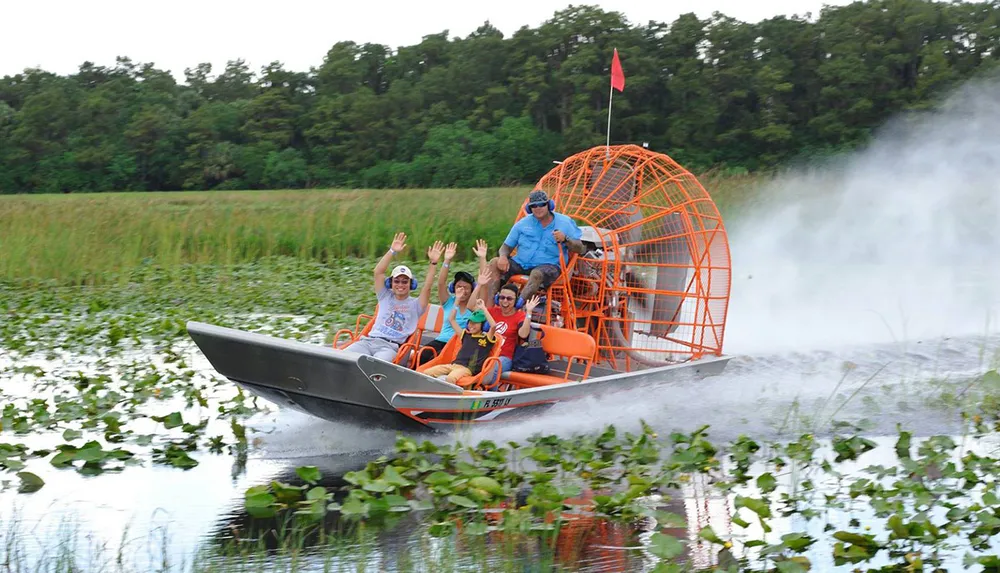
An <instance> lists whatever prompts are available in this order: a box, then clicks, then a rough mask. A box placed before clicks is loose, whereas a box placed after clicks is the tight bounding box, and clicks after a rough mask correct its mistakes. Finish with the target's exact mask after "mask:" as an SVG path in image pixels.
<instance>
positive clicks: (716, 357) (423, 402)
mask: <svg viewBox="0 0 1000 573" xmlns="http://www.w3.org/2000/svg"><path fill="white" fill-rule="evenodd" d="M535 188H536V189H542V190H544V191H545V192H546V193H547V194H548V196H549V197H550V198H552V199H553V200H554V202H555V205H556V211H559V212H562V213H564V214H566V215H568V216H570V217H572V218H573V219H574V220H575V221H576V222H577V224H578V225H579V226H580V228H581V230H582V231H583V241H584V243H585V245H586V247H587V251H586V253H584V254H582V255H580V254H572V255H571V256H569V257H568V258H565V257H564V258H562V260H561V261H560V266H561V269H562V272H561V275H560V277H559V278H558V280H556V281H555V282H554V283H553V284H552V286H550V287H549V288H548V291H547V292H546V293H545V295H546V296H545V300H546V302H545V304H544V305H543V306H540V307H539V308H538V309H536V313H535V314H533V316H532V318H531V320H532V321H533V322H535V323H537V324H536V326H537V327H538V328H539V329H541V330H542V331H543V332H544V337H543V338H542V347H543V349H544V350H545V352H546V356H547V357H548V359H549V367H550V370H549V372H548V373H547V374H535V373H523V372H502V371H500V364H499V361H498V360H497V358H496V356H497V354H498V353H499V349H500V346H501V345H500V344H497V345H496V347H495V349H494V351H493V355H492V356H491V357H490V358H489V359H487V361H486V362H485V363H484V366H483V369H482V372H481V373H480V374H479V375H477V376H470V377H466V378H463V379H461V380H460V381H459V384H458V385H453V384H449V383H447V382H445V381H442V380H439V379H437V378H434V377H431V376H428V375H426V374H424V373H423V371H424V370H426V369H427V368H429V367H431V366H433V365H434V364H438V363H441V362H447V361H450V359H452V358H453V357H454V354H455V353H456V352H457V350H458V347H457V345H456V344H452V343H449V344H448V345H446V346H445V347H444V348H443V349H442V350H441V352H440V354H438V355H437V356H436V357H435V358H434V359H433V360H431V361H430V362H426V363H423V364H421V365H419V366H417V365H416V363H417V356H418V355H419V353H420V351H421V349H422V348H423V344H425V343H426V342H429V341H430V340H431V339H433V337H435V336H436V335H437V332H438V331H439V330H440V328H441V326H442V323H443V321H444V320H445V317H444V316H443V315H444V313H443V312H441V309H440V307H438V306H437V305H430V306H429V307H428V309H427V311H426V312H425V313H424V316H423V317H421V320H420V324H419V326H418V328H417V331H416V332H414V333H413V335H412V336H411V337H410V339H409V340H408V341H407V343H405V344H403V345H401V346H400V349H399V352H398V354H397V355H396V357H395V359H394V360H393V361H392V362H388V361H383V360H380V359H377V358H374V357H371V356H364V355H357V354H355V353H352V352H348V351H345V350H344V348H345V347H346V346H347V345H349V344H350V343H351V342H353V341H354V340H356V339H357V338H358V337H359V336H362V335H364V334H366V333H367V332H368V329H370V328H371V323H372V320H373V318H372V317H373V316H374V313H372V315H361V316H359V317H358V319H357V321H356V322H355V325H354V328H352V329H342V330H341V331H339V332H337V333H336V335H335V337H334V341H333V343H332V344H331V345H325V344H310V343H304V342H300V341H294V340H286V339H281V338H277V337H272V336H267V335H263V334H258V333H251V332H246V331H242V330H237V329H232V328H224V327H220V326H216V325H211V324H205V323H200V322H194V321H192V322H188V323H187V330H188V333H189V335H190V336H191V338H192V339H193V340H194V342H195V343H196V344H197V346H198V347H199V349H200V350H201V351H202V353H204V355H205V356H206V358H207V359H208V361H209V362H210V363H211V364H212V367H213V368H215V370H216V371H218V372H219V373H220V374H221V375H223V376H225V377H226V378H228V379H229V380H231V381H233V382H234V383H236V384H237V385H239V386H241V387H242V388H244V389H246V390H247V391H249V392H252V393H254V394H256V395H259V396H261V397H263V398H265V399H266V400H269V401H271V402H274V403H275V404H277V405H279V406H284V407H290V408H293V409H297V410H299V411H302V412H305V413H307V414H311V415H313V416H316V417H319V418H323V419H326V420H331V421H336V422H344V423H348V424H356V425H360V426H362V427H366V428H371V427H381V428H390V429H396V430H401V431H420V430H430V431H441V430H448V429H454V428H457V427H461V426H469V425H474V424H496V423H501V422H506V421H510V420H516V419H523V418H524V417H526V416H533V415H537V414H539V413H541V412H544V411H545V410H547V409H549V408H551V407H552V406H553V405H555V404H557V403H560V402H566V401H571V400H575V399H580V398H585V397H590V396H596V395H602V394H606V393H611V392H619V391H624V390H631V389H635V388H639V387H647V386H648V387H654V386H660V385H662V384H663V383H665V382H672V381H679V380H688V379H698V378H701V377H704V376H711V375H716V374H718V373H720V372H721V371H722V370H723V369H724V368H725V367H726V364H727V362H728V361H729V359H730V357H729V356H727V355H725V354H723V351H722V346H723V337H724V334H725V324H726V314H727V311H728V306H729V294H730V287H731V275H730V253H729V242H728V238H727V234H726V229H725V226H724V224H723V221H722V217H721V215H720V214H719V210H718V208H717V206H716V205H715V203H714V202H713V201H712V198H711V197H710V196H709V194H708V192H707V191H706V190H705V188H704V187H703V186H702V185H701V184H700V183H699V182H698V179H697V178H696V177H695V176H694V175H692V174H691V173H690V172H688V171H687V170H685V169H684V168H682V167H681V166H680V165H678V164H677V163H676V162H675V161H674V160H672V159H671V158H670V157H668V156H667V155H664V154H662V153H656V152H654V151H651V150H649V149H647V148H645V147H640V146H637V145H619V146H599V147H594V148H592V149H588V150H586V151H583V152H580V153H577V154H576V155H573V156H572V157H569V158H567V159H565V160H563V161H561V162H557V164H556V166H555V167H553V168H552V169H551V170H550V171H549V172H548V173H547V174H546V175H545V176H543V177H542V178H541V179H540V180H539V181H538V183H537V185H536V186H535ZM523 207H524V206H523V205H522V208H521V209H520V210H519V211H518V213H517V215H516V216H515V217H514V219H513V221H512V222H516V221H517V220H518V219H520V218H521V217H525V216H530V215H528V214H527V212H526V211H525V209H524V208H523ZM526 279H527V277H525V276H520V277H513V279H512V280H515V281H519V282H522V283H523V282H524V281H526ZM452 341H453V342H457V337H455V338H453V339H452Z"/></svg>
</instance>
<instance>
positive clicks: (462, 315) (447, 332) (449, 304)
mask: <svg viewBox="0 0 1000 573" xmlns="http://www.w3.org/2000/svg"><path fill="white" fill-rule="evenodd" d="M453 308H455V295H451V296H450V297H448V300H446V301H445V303H444V304H442V305H441V311H442V312H443V313H444V326H442V327H441V334H439V335H438V337H437V338H435V339H434V340H437V341H438V342H448V341H449V340H451V337H452V336H455V329H454V328H452V327H451V321H450V320H448V317H449V316H451V309H453ZM470 316H472V307H469V306H467V307H465V312H462V309H459V310H458V312H456V313H455V322H457V323H458V326H459V327H460V328H465V325H466V324H468V323H469V317H470Z"/></svg>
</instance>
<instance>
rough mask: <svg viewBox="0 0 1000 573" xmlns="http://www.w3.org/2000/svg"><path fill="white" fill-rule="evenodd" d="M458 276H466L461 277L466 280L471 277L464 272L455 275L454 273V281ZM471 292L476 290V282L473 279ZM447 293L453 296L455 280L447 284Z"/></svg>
mask: <svg viewBox="0 0 1000 573" xmlns="http://www.w3.org/2000/svg"><path fill="white" fill-rule="evenodd" d="M459 274H463V275H466V276H463V277H462V279H466V278H470V277H472V275H470V274H468V273H466V272H464V271H458V272H457V273H455V278H456V279H457V278H458V275H459ZM463 282H468V281H463ZM472 290H476V280H475V279H472ZM448 292H450V293H451V294H455V279H452V280H451V282H450V283H448Z"/></svg>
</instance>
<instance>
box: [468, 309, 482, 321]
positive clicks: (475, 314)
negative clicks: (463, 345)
mask: <svg viewBox="0 0 1000 573" xmlns="http://www.w3.org/2000/svg"><path fill="white" fill-rule="evenodd" d="M469 322H486V313H485V312H483V311H481V310H474V311H472V314H470V315H469Z"/></svg>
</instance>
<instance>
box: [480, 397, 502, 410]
mask: <svg viewBox="0 0 1000 573" xmlns="http://www.w3.org/2000/svg"><path fill="white" fill-rule="evenodd" d="M507 404H510V398H494V399H492V400H476V401H475V402H473V403H472V408H470V409H472V410H483V409H486V408H500V407H503V406H506V405H507Z"/></svg>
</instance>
